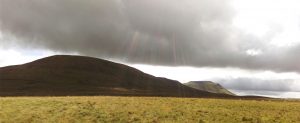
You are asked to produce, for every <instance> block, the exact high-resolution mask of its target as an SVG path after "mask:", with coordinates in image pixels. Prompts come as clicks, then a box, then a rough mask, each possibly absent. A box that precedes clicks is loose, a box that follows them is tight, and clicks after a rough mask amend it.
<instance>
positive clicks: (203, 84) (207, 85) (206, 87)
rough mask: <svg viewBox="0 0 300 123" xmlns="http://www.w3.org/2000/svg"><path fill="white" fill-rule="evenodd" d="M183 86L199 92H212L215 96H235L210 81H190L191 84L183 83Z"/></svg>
mask: <svg viewBox="0 0 300 123" xmlns="http://www.w3.org/2000/svg"><path fill="white" fill-rule="evenodd" d="M185 85H186V86H189V87H191V88H195V89H198V90H201V91H207V92H212V93H217V94H228V95H235V94H233V93H232V92H230V91H228V90H227V89H225V88H224V87H222V86H221V85H220V84H217V83H214V82H211V81H192V82H188V83H185Z"/></svg>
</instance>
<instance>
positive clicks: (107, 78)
mask: <svg viewBox="0 0 300 123" xmlns="http://www.w3.org/2000/svg"><path fill="white" fill-rule="evenodd" d="M0 85H1V86H0V96H87V95H126V96H173V97H229V96H228V95H225V94H215V93H210V92H206V91H200V90H197V89H193V88H190V87H188V86H186V85H183V84H181V83H180V82H178V81H174V80H169V79H165V78H159V77H154V76H152V75H148V74H146V73H143V72H141V71H139V70H137V69H135V68H131V67H129V66H126V65H123V64H118V63H114V62H110V61H106V60H102V59H97V58H92V57H85V56H68V55H56V56H51V57H47V58H43V59H39V60H36V61H33V62H30V63H27V64H23V65H15V66H8V67H3V68H0Z"/></svg>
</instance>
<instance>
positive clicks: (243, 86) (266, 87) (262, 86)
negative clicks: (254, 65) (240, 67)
mask: <svg viewBox="0 0 300 123" xmlns="http://www.w3.org/2000/svg"><path fill="white" fill-rule="evenodd" d="M216 81H217V82H219V83H220V84H221V85H223V86H224V87H226V88H228V89H232V90H239V91H255V92H259V91H264V92H267V91H269V92H291V91H293V92H300V87H294V86H293V85H294V84H295V83H296V80H293V79H282V80H280V79H279V80H277V79H276V80H270V79H269V80H263V79H258V78H228V79H217V80H216ZM272 94H273V93H272Z"/></svg>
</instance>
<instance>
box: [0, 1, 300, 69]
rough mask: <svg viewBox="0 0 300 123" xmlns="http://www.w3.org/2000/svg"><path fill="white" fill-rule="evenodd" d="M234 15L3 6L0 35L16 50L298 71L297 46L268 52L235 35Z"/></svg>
mask: <svg viewBox="0 0 300 123" xmlns="http://www.w3.org/2000/svg"><path fill="white" fill-rule="evenodd" d="M234 14H235V12H234V10H233V8H232V7H231V6H230V0H226V1H225V0H224V1H219V0H151V1H149V0H84V1H82V0H30V1H24V0H0V30H1V31H2V32H3V33H4V34H5V35H11V36H15V37H16V38H18V40H14V43H13V44H18V45H19V46H20V47H30V48H47V49H51V50H55V51H62V52H68V51H72V52H78V53H80V54H84V55H89V56H95V57H100V58H116V59H120V60H124V62H130V63H144V64H156V65H168V66H173V65H176V66H182V65H185V66H196V67H201V66H212V67H240V68H245V69H269V70H275V71H298V72H299V71H300V69H299V66H298V65H297V63H296V61H299V58H298V57H297V56H298V51H299V50H297V49H298V48H295V49H294V50H290V49H287V50H285V49H274V48H269V47H268V45H266V44H264V43H261V40H263V39H259V38H257V37H254V36H252V35H248V34H245V33H243V32H241V31H240V30H237V29H235V28H234V27H233V26H232V19H233V18H234ZM278 30H280V29H278ZM279 32H280V31H279ZM275 33H277V32H276V31H275V32H274V33H270V35H269V37H266V38H265V40H270V39H271V38H272V35H273V34H275ZM10 41H11V40H10ZM0 43H1V45H7V46H9V44H10V43H11V42H7V41H5V40H1V42H0ZM252 48H255V49H261V50H263V51H264V54H262V55H260V56H249V55H247V54H246V53H245V51H246V50H247V49H252ZM287 61H289V62H287Z"/></svg>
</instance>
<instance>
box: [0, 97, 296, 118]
mask: <svg viewBox="0 0 300 123" xmlns="http://www.w3.org/2000/svg"><path fill="white" fill-rule="evenodd" d="M18 122H23V123H31V122H33V123H41V122H50V123H68V122H70V123H83V122H114V123H118V122H120V123H124V122H125V123H126V122H154V123H155V122H170V123H173V122H178V123H194V122H195V123H199V122H200V123H202V122H211V123H215V122H225V123H226V122H228V123H236V122H262V123H264V122H266V123H274V122H284V123H285V122H286V123H289V122H295V123H296V122H297V123H299V122H300V102H297V101H254V100H222V99H196V98H163V97H162V98H161V97H108V96H103V97H5V98H3V97H0V123H18Z"/></svg>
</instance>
